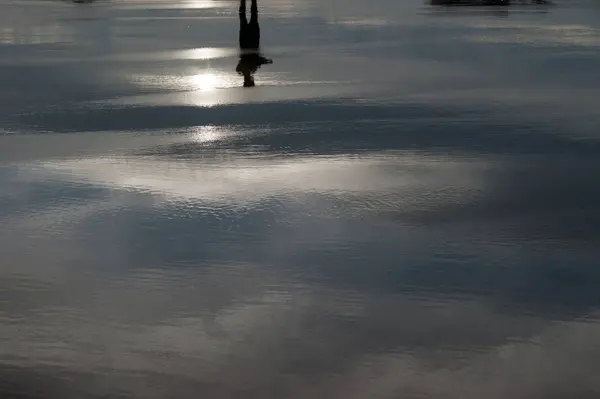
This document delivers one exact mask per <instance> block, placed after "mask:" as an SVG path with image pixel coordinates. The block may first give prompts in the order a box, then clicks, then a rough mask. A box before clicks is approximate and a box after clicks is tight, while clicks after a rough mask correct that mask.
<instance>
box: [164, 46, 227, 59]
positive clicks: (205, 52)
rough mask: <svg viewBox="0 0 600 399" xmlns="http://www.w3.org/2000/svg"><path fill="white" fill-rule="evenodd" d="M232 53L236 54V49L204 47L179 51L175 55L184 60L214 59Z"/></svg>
mask: <svg viewBox="0 0 600 399" xmlns="http://www.w3.org/2000/svg"><path fill="white" fill-rule="evenodd" d="M232 54H235V51H234V50H232V49H224V48H217V47H202V48H194V49H189V50H182V51H178V52H177V54H176V55H175V57H176V58H177V59H182V60H214V59H216V58H225V57H227V56H230V55H232Z"/></svg>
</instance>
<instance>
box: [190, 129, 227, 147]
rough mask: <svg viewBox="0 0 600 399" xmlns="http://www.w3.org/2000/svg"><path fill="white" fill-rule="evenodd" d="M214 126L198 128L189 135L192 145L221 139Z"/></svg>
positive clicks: (221, 135) (220, 134)
mask: <svg viewBox="0 0 600 399" xmlns="http://www.w3.org/2000/svg"><path fill="white" fill-rule="evenodd" d="M219 130H220V129H219V128H217V127H216V126H199V127H196V128H194V129H193V131H192V132H191V133H190V141H192V142H193V143H211V142H213V141H217V140H219V139H221V138H222V137H223V134H222V133H221V132H220V131H219Z"/></svg>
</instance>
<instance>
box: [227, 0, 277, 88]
mask: <svg viewBox="0 0 600 399" xmlns="http://www.w3.org/2000/svg"><path fill="white" fill-rule="evenodd" d="M239 13H240V61H239V62H238V65H237V68H236V69H235V70H236V71H237V73H239V74H240V75H243V76H244V87H254V86H255V83H254V74H255V73H256V71H257V70H258V68H260V67H261V65H264V64H272V63H273V60H270V59H268V58H265V57H263V56H262V55H261V53H260V25H259V24H258V5H257V4H256V0H252V4H251V5H250V22H248V19H247V18H246V0H240V10H239Z"/></svg>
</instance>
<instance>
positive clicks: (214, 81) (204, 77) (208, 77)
mask: <svg viewBox="0 0 600 399" xmlns="http://www.w3.org/2000/svg"><path fill="white" fill-rule="evenodd" d="M189 79H190V85H191V86H192V88H193V89H196V90H201V91H212V90H216V88H217V85H218V84H219V78H218V77H217V75H215V74H214V73H201V74H198V75H194V76H191V77H190V78H189Z"/></svg>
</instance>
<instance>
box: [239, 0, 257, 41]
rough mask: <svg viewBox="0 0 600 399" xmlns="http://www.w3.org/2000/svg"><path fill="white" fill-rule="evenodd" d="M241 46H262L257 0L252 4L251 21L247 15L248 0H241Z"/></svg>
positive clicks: (253, 0)
mask: <svg viewBox="0 0 600 399" xmlns="http://www.w3.org/2000/svg"><path fill="white" fill-rule="evenodd" d="M239 15H240V48H242V49H254V50H256V49H258V48H259V47H260V26H259V24H258V4H257V0H252V3H251V5H250V23H248V19H247V17H246V0H240V9H239Z"/></svg>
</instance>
